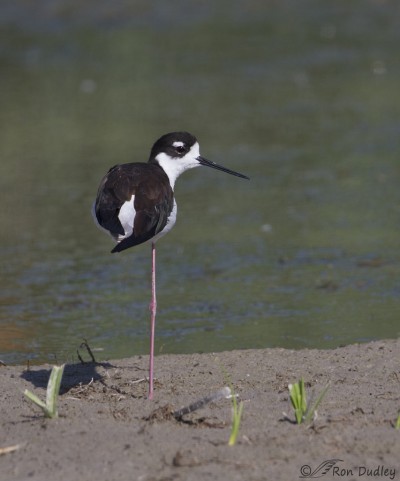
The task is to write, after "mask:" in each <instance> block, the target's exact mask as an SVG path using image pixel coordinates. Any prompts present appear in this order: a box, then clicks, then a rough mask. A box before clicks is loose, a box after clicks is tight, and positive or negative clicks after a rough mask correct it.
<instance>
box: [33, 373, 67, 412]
mask: <svg viewBox="0 0 400 481" xmlns="http://www.w3.org/2000/svg"><path fill="white" fill-rule="evenodd" d="M64 366H65V364H63V365H62V366H53V369H52V370H51V373H50V378H49V382H48V383H47V391H46V402H45V403H44V402H43V401H42V400H41V399H39V398H38V397H37V396H36V394H33V393H32V392H31V391H28V389H25V391H24V394H25V396H26V397H27V398H28V399H30V400H31V401H32V402H33V403H34V404H36V405H37V406H39V407H40V409H41V410H42V411H43V413H44V415H45V416H46V417H48V418H54V417H57V416H58V412H57V401H58V394H59V392H60V386H61V379H62V376H63V373H64Z"/></svg>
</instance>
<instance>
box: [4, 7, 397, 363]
mask: <svg viewBox="0 0 400 481" xmlns="http://www.w3.org/2000/svg"><path fill="white" fill-rule="evenodd" d="M69 2H71V0H69ZM69 2H67V1H66V0H65V2H64V4H65V5H69V4H70V3H69ZM71 5H72V3H71ZM99 5H100V6H99V9H98V10H96V12H92V11H86V10H85V8H84V6H83V4H82V5H80V6H77V5H74V8H73V9H61V8H60V9H59V10H56V9H52V10H51V11H46V10H41V9H40V8H36V7H35V11H34V12H27V11H26V10H21V12H19V15H17V17H15V22H14V24H15V25H14V26H12V25H11V23H12V22H11V20H10V19H11V18H12V17H11V15H12V13H10V15H9V16H7V17H6V16H5V17H4V20H2V21H1V22H2V23H1V24H0V28H1V29H2V31H3V33H4V35H3V37H4V38H6V45H5V48H4V49H3V50H1V52H0V67H1V70H2V75H1V76H0V91H1V95H2V109H1V111H0V118H1V125H2V128H1V130H0V157H1V162H0V182H1V193H2V201H1V210H0V225H1V231H0V235H1V247H2V249H1V252H2V257H3V258H2V263H1V265H2V276H1V281H0V282H1V284H0V288H1V293H2V301H1V302H2V304H1V306H2V310H1V314H0V315H1V317H0V322H1V328H2V336H1V352H0V359H2V360H4V361H7V362H24V361H25V360H26V358H28V357H29V358H31V359H34V360H36V361H38V362H39V361H43V360H52V359H53V358H54V356H56V357H57V358H58V359H69V358H71V357H73V356H74V355H75V351H76V347H77V346H79V344H80V342H81V340H82V338H87V339H88V340H89V341H90V342H91V345H92V346H93V347H99V348H103V349H104V357H108V358H111V357H117V356H128V355H131V354H140V353H147V352H148V347H147V332H148V312H147V307H148V303H149V298H148V292H149V291H148V289H149V277H150V272H149V269H148V262H147V260H148V255H149V252H148V250H149V248H150V247H149V246H143V247H141V248H138V249H137V250H136V251H135V252H132V253H129V252H127V253H126V254H125V255H124V254H121V255H118V256H116V255H111V254H109V250H110V249H111V247H112V242H111V240H110V241H109V242H108V240H107V239H106V238H103V237H102V236H99V235H98V232H97V231H96V230H95V227H94V226H93V225H92V220H91V218H90V208H91V202H92V199H93V197H94V195H95V190H96V187H97V185H98V182H99V180H100V178H101V176H102V174H103V172H104V170H105V169H106V168H108V167H109V166H110V165H112V164H113V163H114V164H116V163H118V162H120V163H122V162H129V161H134V160H139V161H142V160H144V159H145V158H146V157H147V155H148V145H150V144H151V142H152V141H153V139H154V138H156V137H157V136H159V135H160V134H162V133H164V132H166V131H173V130H180V129H185V130H189V131H193V132H196V135H197V136H198V138H199V140H200V143H201V144H202V145H203V146H207V149H206V150H205V151H204V152H202V154H203V155H204V156H205V157H209V158H212V159H213V160H215V161H216V162H218V163H221V164H226V165H229V166H231V167H232V168H233V169H237V170H243V171H244V172H246V173H247V174H248V175H249V177H251V179H252V180H251V182H250V183H243V184H237V183H234V184H232V183H231V182H229V179H225V178H224V176H223V175H222V174H221V176H218V175H213V173H208V172H205V171H202V172H201V173H199V172H196V174H192V173H190V172H188V173H185V174H184V176H183V178H182V182H180V184H179V185H178V186H177V189H176V197H177V202H178V205H179V212H178V220H177V225H176V228H175V229H174V231H172V232H171V233H170V234H169V236H168V238H165V239H163V240H161V241H160V243H159V246H158V250H159V265H160V273H159V298H158V306H159V322H158V326H157V335H158V341H157V346H156V349H157V350H158V351H160V352H164V353H165V352H193V351H211V350H216V351H217V350H221V349H233V348H249V347H265V346H283V347H291V348H301V347H334V346H337V345H339V344H346V343H349V342H355V341H366V340H369V339H374V338H383V337H395V336H398V334H399V327H398V326H399V323H398V318H399V311H400V284H399V281H398V279H399V277H400V276H399V266H400V264H399V252H398V247H399V241H398V239H399V229H398V226H399V222H398V219H399V214H400V194H399V189H398V185H399V175H400V172H399V163H398V151H399V138H400V137H399V122H398V119H399V117H400V105H399V101H398V95H397V91H398V74H399V63H398V44H399V40H400V39H399V38H398V37H399V35H400V31H399V30H398V28H397V25H398V24H397V20H398V18H397V10H396V7H395V6H394V5H392V4H389V3H387V2H381V3H376V2H374V1H372V0H371V1H363V2H361V1H356V2H355V3H354V2H352V3H351V5H350V4H349V3H348V2H345V1H338V2H324V3H321V2H315V1H310V2H307V5H308V7H307V8H304V4H303V3H301V4H300V3H299V2H295V1H290V0H288V1H286V2H279V3H275V4H273V3H271V2H267V3H257V2H256V3H253V4H251V3H250V4H246V5H244V4H243V5H242V6H240V5H239V4H237V5H236V4H229V8H227V7H226V5H225V2H219V3H218V6H209V7H205V6H204V7H201V6H197V7H196V8H193V9H190V10H189V9H188V11H186V10H182V8H181V6H178V5H175V6H174V5H173V4H171V5H169V7H168V11H167V10H166V9H165V8H164V7H162V5H163V4H162V2H160V3H155V4H154V5H156V6H153V4H152V6H148V3H143V4H142V5H141V8H139V7H138V4H136V2H135V5H136V6H135V12H131V11H129V8H133V7H132V6H131V7H129V6H128V5H126V6H124V7H123V8H124V9H125V10H123V11H119V10H118V8H117V7H115V10H113V12H112V14H111V13H110V11H109V10H107V9H105V6H104V8H103V7H101V5H102V3H101V2H100V4H99ZM225 7H226V8H225ZM43 8H45V7H43ZM107 12H108V14H107ZM13 14H14V15H16V14H18V6H16V7H15V9H14V10H13ZM28 17H29V18H28ZM7 19H8V20H7ZM7 21H8V24H7V23H6V22H7ZM5 326H11V327H12V328H13V329H11V330H10V329H9V328H7V329H6V327H5ZM16 330H17V331H18V332H16ZM6 333H11V336H9V334H6ZM13 333H14V334H13ZM8 337H9V338H10V339H9V340H7V338H8ZM19 340H20V341H19Z"/></svg>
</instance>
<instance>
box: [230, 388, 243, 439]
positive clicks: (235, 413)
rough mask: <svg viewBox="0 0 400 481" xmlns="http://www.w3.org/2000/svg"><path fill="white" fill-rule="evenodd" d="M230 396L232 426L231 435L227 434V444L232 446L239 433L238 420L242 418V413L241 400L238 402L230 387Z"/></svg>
mask: <svg viewBox="0 0 400 481" xmlns="http://www.w3.org/2000/svg"><path fill="white" fill-rule="evenodd" d="M231 392H232V394H231V398H232V427H231V435H230V436H229V441H228V446H234V445H235V444H236V441H237V437H238V434H239V428H240V422H241V420H242V413H243V401H240V402H239V403H238V400H237V396H236V394H235V393H234V392H233V389H232V388H231Z"/></svg>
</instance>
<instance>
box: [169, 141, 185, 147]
mask: <svg viewBox="0 0 400 481" xmlns="http://www.w3.org/2000/svg"><path fill="white" fill-rule="evenodd" d="M184 145H185V144H184V143H183V142H181V141H180V140H177V141H176V142H174V143H173V144H172V147H183V146H184Z"/></svg>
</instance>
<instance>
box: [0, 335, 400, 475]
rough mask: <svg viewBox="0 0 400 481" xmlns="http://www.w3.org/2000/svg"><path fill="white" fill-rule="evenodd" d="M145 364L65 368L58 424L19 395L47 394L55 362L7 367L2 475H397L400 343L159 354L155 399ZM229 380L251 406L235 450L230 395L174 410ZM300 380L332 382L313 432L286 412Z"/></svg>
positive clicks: (311, 388) (318, 384)
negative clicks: (190, 409) (149, 395)
mask: <svg viewBox="0 0 400 481" xmlns="http://www.w3.org/2000/svg"><path fill="white" fill-rule="evenodd" d="M147 362H148V359H147V358H146V357H134V358H131V359H125V360H118V361H110V362H107V363H100V364H93V363H87V364H76V365H67V366H66V368H65V373H64V378H63V385H62V395H61V397H60V402H59V413H60V416H59V418H57V419H53V420H49V419H47V420H46V419H44V418H43V416H42V415H41V413H40V412H39V411H38V409H37V408H36V406H33V405H32V404H30V403H29V402H27V400H26V399H25V398H24V395H23V391H24V389H25V388H28V389H29V390H32V391H33V392H35V393H36V394H37V395H38V396H40V397H42V398H44V397H45V389H46V384H47V379H48V375H49V369H50V367H49V366H39V367H33V368H31V369H30V370H29V371H27V370H26V369H25V368H24V367H21V366H2V367H1V368H0V376H1V432H0V448H5V447H12V446H14V445H18V449H16V450H15V451H13V452H8V453H5V454H3V455H0V480H1V481H3V480H4V481H6V480H7V481H9V480H19V481H25V480H33V481H47V480H48V481H55V480H58V479H62V480H64V481H69V480H71V481H72V480H74V481H75V480H96V481H102V480H104V481H113V480H118V481H125V480H138V481H139V480H140V481H152V480H158V481H167V480H182V481H183V480H203V479H204V480H221V481H222V480H224V481H225V480H230V481H232V480H246V481H250V480H275V481H276V480H284V481H290V480H296V479H301V478H300V476H302V475H309V474H310V473H313V472H314V471H315V469H316V468H317V467H318V466H319V465H321V463H323V462H325V461H328V460H333V461H332V462H331V464H330V465H329V466H330V469H329V471H328V472H327V473H326V474H324V475H323V476H322V477H323V479H345V480H366V479H368V480H370V479H379V480H382V479H397V480H400V430H396V429H395V428H394V422H395V420H396V418H397V414H398V411H399V410H400V340H397V341H394V340H389V341H377V342H373V343H369V344H360V345H351V346H347V347H343V348H338V349H335V350H327V351H320V350H301V351H292V350H285V349H265V350H245V351H232V352H223V353H216V354H213V353H210V354H193V355H165V356H158V357H157V358H156V366H155V368H156V378H157V379H156V384H155V400H154V401H153V402H151V401H148V400H147V399H146V391H147V382H146V381H141V379H143V378H144V377H145V376H146V374H147ZM225 373H228V374H229V376H230V378H231V382H232V385H233V386H234V389H235V391H236V392H237V393H238V394H239V396H240V399H242V400H243V402H244V413H243V419H242V423H241V429H240V433H239V439H238V442H237V444H236V445H235V446H233V447H229V446H228V444H227V442H228V438H229V433H230V423H231V401H230V400H227V399H222V400H219V401H217V402H214V403H210V404H209V405H207V406H206V407H204V408H203V409H200V410H198V411H195V412H194V413H191V414H188V415H186V416H184V417H183V419H182V420H181V421H177V420H176V419H174V418H173V417H171V416H170V415H169V413H170V412H171V410H174V409H179V408H181V407H182V406H185V405H188V404H190V403H191V402H193V401H196V400H197V399H199V398H202V397H203V396H206V395H208V394H210V393H213V392H215V391H217V390H219V389H220V388H222V387H223V386H225V385H226V384H227V382H226V377H225ZM301 376H303V377H304V379H305V381H306V386H307V389H308V392H310V393H312V392H314V393H318V392H319V391H320V390H321V389H322V387H323V386H324V385H325V384H326V383H327V382H328V381H329V382H330V384H331V386H330V389H329V391H328V393H327V395H326V397H325V399H324V400H323V402H322V404H321V405H320V407H319V409H318V418H317V419H316V420H315V421H314V423H312V424H311V425H307V426H306V425H300V426H298V425H296V424H294V423H292V422H290V421H288V420H286V419H285V416H284V415H283V412H286V413H287V414H288V415H289V417H290V418H291V419H294V417H293V413H292V410H291V407H290V404H289V398H288V389H287V385H288V383H293V382H295V381H297V380H298V379H299V378H300V377H301ZM164 407H165V409H160V408H164ZM305 466H308V467H305ZM329 466H328V465H326V466H325V467H326V469H328V467H329ZM321 474H322V471H320V472H319V473H315V474H314V475H313V476H316V475H321Z"/></svg>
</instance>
